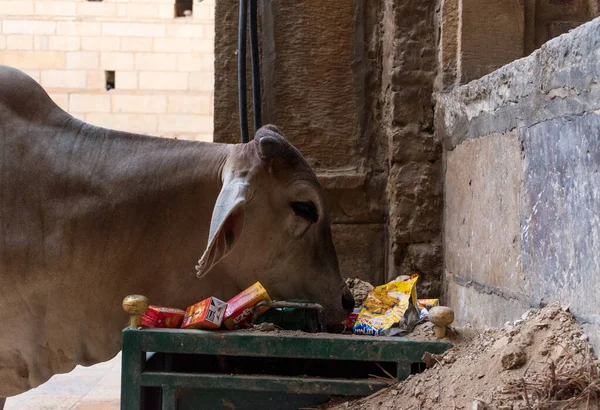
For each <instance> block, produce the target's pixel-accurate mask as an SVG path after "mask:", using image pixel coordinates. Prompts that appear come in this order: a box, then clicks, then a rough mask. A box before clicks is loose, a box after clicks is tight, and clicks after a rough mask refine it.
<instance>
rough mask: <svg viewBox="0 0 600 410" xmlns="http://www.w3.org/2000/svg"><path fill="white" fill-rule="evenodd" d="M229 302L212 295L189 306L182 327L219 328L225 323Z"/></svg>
mask: <svg viewBox="0 0 600 410" xmlns="http://www.w3.org/2000/svg"><path fill="white" fill-rule="evenodd" d="M226 309H227V303H225V302H223V301H222V300H219V299H217V298H213V297H210V298H208V299H204V300H203V301H202V302H198V303H196V304H194V305H192V306H188V308H187V309H186V310H185V317H184V318H183V323H182V324H181V327H182V328H183V329H218V328H220V327H221V324H222V323H223V316H224V314H225V310H226Z"/></svg>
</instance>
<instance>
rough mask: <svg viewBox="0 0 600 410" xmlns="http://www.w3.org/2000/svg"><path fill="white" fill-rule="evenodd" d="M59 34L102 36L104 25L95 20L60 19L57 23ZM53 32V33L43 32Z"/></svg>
mask: <svg viewBox="0 0 600 410" xmlns="http://www.w3.org/2000/svg"><path fill="white" fill-rule="evenodd" d="M56 24H57V26H56V31H57V34H58V35H59V36H100V35H102V25H101V24H100V23H98V22H93V21H59V22H57V23H56ZM43 34H52V33H43Z"/></svg>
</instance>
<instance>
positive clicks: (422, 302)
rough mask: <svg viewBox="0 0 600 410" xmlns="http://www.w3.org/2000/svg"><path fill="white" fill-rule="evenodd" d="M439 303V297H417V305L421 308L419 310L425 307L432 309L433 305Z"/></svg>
mask: <svg viewBox="0 0 600 410" xmlns="http://www.w3.org/2000/svg"><path fill="white" fill-rule="evenodd" d="M439 305H440V300H439V299H417V307H418V308H419V310H421V309H424V308H427V309H431V308H432V307H434V306H439Z"/></svg>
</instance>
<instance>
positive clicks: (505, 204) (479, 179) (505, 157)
mask: <svg viewBox="0 0 600 410" xmlns="http://www.w3.org/2000/svg"><path fill="white" fill-rule="evenodd" d="M446 163H447V169H446V176H445V191H446V192H445V211H444V242H445V248H446V250H445V252H446V257H445V260H446V269H447V270H448V271H450V272H452V273H453V274H454V275H456V276H458V277H461V278H464V279H466V280H475V281H477V282H478V283H482V284H486V285H490V286H495V287H501V288H504V289H507V290H509V291H512V292H517V291H518V290H519V289H520V287H521V285H522V283H521V281H522V279H523V273H522V269H521V252H520V248H521V233H520V227H519V224H520V221H519V195H520V186H521V147H520V143H519V139H518V136H517V134H516V132H514V131H513V132H510V133H506V134H495V135H490V136H485V137H482V138H479V139H477V140H474V141H469V142H465V143H463V144H461V145H459V146H458V147H456V148H455V149H454V150H453V151H450V152H448V155H447V161H446Z"/></svg>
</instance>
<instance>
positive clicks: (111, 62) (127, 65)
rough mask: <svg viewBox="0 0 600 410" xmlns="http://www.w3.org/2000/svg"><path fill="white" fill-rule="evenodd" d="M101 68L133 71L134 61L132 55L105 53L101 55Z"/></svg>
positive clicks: (113, 52)
mask: <svg viewBox="0 0 600 410" xmlns="http://www.w3.org/2000/svg"><path fill="white" fill-rule="evenodd" d="M100 67H102V68H103V69H105V70H114V71H116V70H133V69H134V61H133V54H132V53H125V52H115V51H112V52H103V53H101V54H100Z"/></svg>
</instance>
